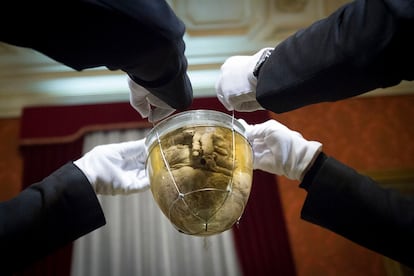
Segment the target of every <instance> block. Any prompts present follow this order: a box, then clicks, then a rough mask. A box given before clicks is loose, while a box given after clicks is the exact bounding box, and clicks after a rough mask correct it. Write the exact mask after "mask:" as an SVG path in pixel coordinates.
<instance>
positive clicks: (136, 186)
mask: <svg viewBox="0 0 414 276" xmlns="http://www.w3.org/2000/svg"><path fill="white" fill-rule="evenodd" d="M146 158H147V153H146V149H145V139H141V140H138V141H131V142H123V143H118V144H108V145H100V146H96V147H95V148H93V149H92V150H91V151H89V152H87V153H86V154H85V155H84V156H83V157H81V158H80V159H78V160H76V161H74V162H73V163H74V164H75V165H76V166H77V167H78V168H79V169H80V170H81V171H82V172H83V173H84V174H85V176H86V177H87V178H88V180H89V182H90V183H91V184H92V186H93V188H94V189H95V192H96V193H97V194H104V195H116V194H131V193H136V192H141V191H145V190H147V189H148V188H149V180H148V177H147V175H146V171H145V161H146Z"/></svg>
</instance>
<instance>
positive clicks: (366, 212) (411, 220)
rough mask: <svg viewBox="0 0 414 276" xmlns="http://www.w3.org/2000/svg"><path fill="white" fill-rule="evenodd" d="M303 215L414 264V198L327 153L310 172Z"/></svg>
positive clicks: (356, 240) (358, 241) (367, 246)
mask: <svg viewBox="0 0 414 276" xmlns="http://www.w3.org/2000/svg"><path fill="white" fill-rule="evenodd" d="M301 187H303V188H305V189H306V190H307V192H308V194H307V197H306V200H305V203H304V205H303V208H302V212H301V217H302V218H303V219H305V220H307V221H309V222H311V223H314V224H317V225H319V226H322V227H324V228H327V229H329V230H331V231H333V232H335V233H337V234H339V235H342V236H343V237H345V238H347V239H349V240H351V241H353V242H355V243H357V244H360V245H362V246H364V247H366V248H369V249H371V250H373V251H376V252H378V253H380V254H383V255H385V256H387V257H389V258H392V259H394V260H396V261H399V262H401V263H403V264H405V265H407V266H410V267H413V268H414V251H413V250H412V248H413V246H414V198H413V197H409V196H407V195H403V194H401V193H398V192H397V191H395V190H392V189H385V188H382V187H381V186H379V185H378V183H376V182H375V181H373V180H372V179H371V178H369V177H367V176H363V175H361V174H359V173H358V172H356V171H355V170H354V169H352V168H349V167H347V166H345V165H344V164H342V163H340V162H339V161H337V160H335V159H333V158H330V157H327V156H326V155H325V154H324V153H321V155H320V156H319V157H318V159H317V161H316V162H315V164H314V165H313V167H312V168H311V170H310V171H309V172H308V173H307V174H306V176H305V178H304V181H303V182H302V183H301Z"/></svg>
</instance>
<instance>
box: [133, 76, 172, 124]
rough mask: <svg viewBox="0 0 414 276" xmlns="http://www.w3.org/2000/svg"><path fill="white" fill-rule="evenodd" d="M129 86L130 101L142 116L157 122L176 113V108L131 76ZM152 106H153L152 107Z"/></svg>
mask: <svg viewBox="0 0 414 276" xmlns="http://www.w3.org/2000/svg"><path fill="white" fill-rule="evenodd" d="M128 86H129V89H130V94H129V101H130V103H131V105H132V107H134V109H135V110H136V111H138V113H139V114H140V115H141V116H142V118H148V121H150V122H156V121H159V120H162V119H164V118H166V117H167V116H168V115H171V114H172V113H174V111H175V109H174V108H172V107H170V106H169V105H168V104H166V103H164V102H163V101H162V100H160V99H159V98H157V97H156V96H154V95H153V94H151V93H150V92H149V91H148V90H147V89H145V88H144V87H142V86H141V85H139V84H137V83H136V82H134V81H133V80H132V79H131V78H130V77H129V76H128ZM151 107H153V108H152V109H151Z"/></svg>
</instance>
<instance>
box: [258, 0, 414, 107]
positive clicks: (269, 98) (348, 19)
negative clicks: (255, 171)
mask: <svg viewBox="0 0 414 276" xmlns="http://www.w3.org/2000/svg"><path fill="white" fill-rule="evenodd" d="M411 37H414V1H413V0H409V1H405V0H385V1H383V0H356V1H353V2H351V3H350V4H347V5H344V6H343V7H342V8H340V9H338V10H337V11H336V12H335V13H333V14H332V15H331V16H329V17H327V18H325V19H322V20H320V21H318V22H316V23H314V24H312V25H311V26H309V27H308V28H306V29H303V30H300V31H298V32H297V33H295V34H294V35H292V36H290V37H289V38H287V39H286V40H285V41H283V42H281V43H280V44H279V45H277V46H276V47H275V49H274V51H273V53H272V54H271V56H270V57H269V59H268V60H267V61H266V62H265V63H264V64H263V66H262V68H261V70H260V73H259V76H258V82H257V91H256V93H257V94H256V96H257V100H258V101H259V103H260V104H261V105H262V106H263V107H264V108H266V109H268V110H271V111H273V112H276V113H282V112H286V111H290V110H293V109H296V108H300V107H302V106H306V105H309V104H314V103H319V102H326V101H336V100H340V99H344V98H348V97H352V96H355V95H358V94H361V93H365V92H368V91H371V90H373V89H376V88H385V87H389V86H393V85H397V84H398V83H400V82H401V80H413V79H414V66H413V64H414V50H413V49H414V40H413V39H411Z"/></svg>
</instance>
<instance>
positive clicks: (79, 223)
mask: <svg viewBox="0 0 414 276" xmlns="http://www.w3.org/2000/svg"><path fill="white" fill-rule="evenodd" d="M105 223H106V222H105V217H104V214H103V212H102V209H101V206H100V203H99V201H98V199H97V197H96V194H95V191H94V190H93V188H92V186H91V184H90V183H89V182H88V180H87V178H86V177H85V175H84V174H83V173H82V171H80V170H79V169H78V168H77V167H76V166H75V165H74V164H73V163H72V162H70V163H67V164H66V165H64V166H62V167H61V168H60V169H58V170H57V171H55V172H54V173H52V174H51V175H49V176H48V177H46V178H45V179H44V180H42V181H41V182H39V183H36V184H33V185H31V186H29V187H28V188H27V189H25V190H23V191H22V192H21V193H20V194H19V195H18V196H16V197H15V198H13V199H11V200H9V201H6V202H1V203H0V260H1V261H0V262H1V266H0V275H8V274H7V273H8V272H9V273H10V272H11V271H17V270H20V269H22V268H24V267H25V266H27V265H28V264H30V263H31V262H33V261H34V260H37V259H40V258H42V257H44V256H46V255H47V254H49V253H52V252H53V251H54V250H56V249H57V248H60V247H62V246H64V245H66V244H68V243H70V242H72V241H74V240H76V239H77V238H79V237H81V236H83V235H85V234H87V233H89V232H91V231H93V230H95V229H97V228H99V227H101V226H103V225H105Z"/></svg>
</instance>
